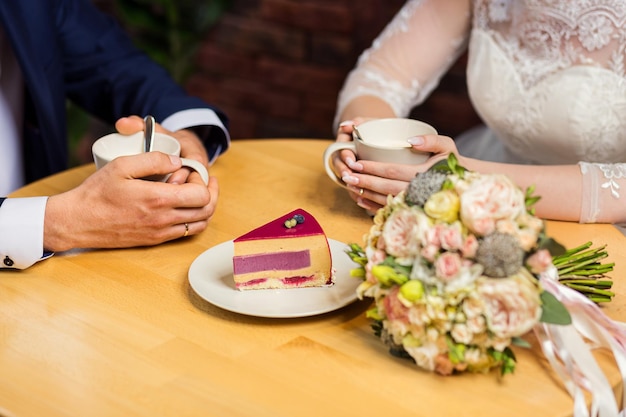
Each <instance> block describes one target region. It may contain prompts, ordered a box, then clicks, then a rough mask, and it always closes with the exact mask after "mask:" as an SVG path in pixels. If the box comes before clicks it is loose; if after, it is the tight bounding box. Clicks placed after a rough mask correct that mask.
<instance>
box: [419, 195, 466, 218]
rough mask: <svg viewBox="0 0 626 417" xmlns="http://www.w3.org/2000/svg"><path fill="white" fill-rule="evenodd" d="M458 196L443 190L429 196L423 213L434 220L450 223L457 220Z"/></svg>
mask: <svg viewBox="0 0 626 417" xmlns="http://www.w3.org/2000/svg"><path fill="white" fill-rule="evenodd" d="M460 204H461V203H460V201H459V196H458V195H457V193H456V192H454V191H452V190H443V191H439V192H436V193H435V194H433V195H431V196H430V198H429V199H428V200H427V201H426V204H424V212H426V214H428V215H429V216H430V217H432V218H433V219H435V220H440V221H442V222H446V223H452V222H453V221H455V220H456V219H458V218H459V206H460Z"/></svg>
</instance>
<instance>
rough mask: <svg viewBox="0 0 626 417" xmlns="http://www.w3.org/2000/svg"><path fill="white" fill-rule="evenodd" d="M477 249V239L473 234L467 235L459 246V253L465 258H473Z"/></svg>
mask: <svg viewBox="0 0 626 417" xmlns="http://www.w3.org/2000/svg"><path fill="white" fill-rule="evenodd" d="M477 250H478V239H476V236H474V235H468V236H467V237H466V238H465V242H463V246H462V247H461V254H462V255H463V256H464V257H465V258H473V257H475V256H476V251H477Z"/></svg>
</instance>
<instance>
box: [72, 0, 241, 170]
mask: <svg viewBox="0 0 626 417" xmlns="http://www.w3.org/2000/svg"><path fill="white" fill-rule="evenodd" d="M110 1H111V3H112V8H113V13H114V14H115V16H116V17H117V18H118V20H119V22H120V24H121V26H122V27H123V28H124V29H125V30H126V31H127V32H128V33H129V34H130V36H131V37H132V39H133V41H134V43H135V45H136V46H137V47H138V48H140V49H142V50H143V51H145V52H146V53H147V54H148V55H149V56H150V57H151V58H152V59H154V60H155V61H156V62H158V63H159V64H160V65H162V66H163V67H165V68H166V69H167V70H168V72H169V73H170V75H171V76H172V78H174V80H175V81H177V82H178V83H180V84H183V83H184V82H185V80H186V79H187V77H188V76H189V75H190V74H191V73H192V72H193V71H194V69H195V67H194V56H195V53H196V52H197V50H198V47H199V46H200V44H201V42H202V40H203V37H204V35H205V34H206V33H207V32H208V31H209V30H210V29H211V28H212V27H213V26H214V25H215V24H216V22H217V21H218V20H219V18H220V17H221V16H222V14H223V13H224V12H225V11H226V10H227V9H228V7H230V5H231V2H232V1H231V0H110ZM67 114H68V139H69V146H70V155H71V158H70V159H71V164H72V165H76V164H79V163H82V162H83V161H81V160H80V157H79V156H78V155H77V150H78V148H79V146H80V142H81V140H83V138H84V136H85V134H87V133H88V132H89V130H90V128H91V127H92V126H93V125H94V119H92V118H91V116H90V115H88V114H87V113H85V112H84V111H83V110H82V109H80V108H79V107H78V106H76V105H74V104H72V103H71V102H69V101H68V103H67ZM95 123H98V122H97V121H96V122H95ZM111 130H112V128H111Z"/></svg>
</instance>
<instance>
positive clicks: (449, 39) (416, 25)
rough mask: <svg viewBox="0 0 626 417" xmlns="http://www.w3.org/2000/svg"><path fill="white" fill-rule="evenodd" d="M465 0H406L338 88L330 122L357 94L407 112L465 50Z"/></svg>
mask: <svg viewBox="0 0 626 417" xmlns="http://www.w3.org/2000/svg"><path fill="white" fill-rule="evenodd" d="M470 12H471V8H470V1H469V0H409V1H407V2H406V4H405V5H404V6H403V7H402V9H401V10H400V11H399V12H398V14H397V15H396V16H395V17H394V19H393V20H392V21H391V22H390V23H389V24H388V25H387V27H386V28H385V29H384V30H383V32H382V33H381V34H380V35H379V36H378V37H377V38H376V40H375V41H374V42H373V44H372V46H371V47H370V48H369V49H367V50H365V51H364V52H363V53H362V54H361V56H360V57H359V60H358V62H357V66H356V67H355V68H354V69H353V70H352V71H351V72H350V74H349V75H348V77H347V79H346V81H345V83H344V86H343V88H342V90H341V92H340V93H339V98H338V103H337V112H336V114H335V120H334V125H335V127H336V126H337V125H338V123H339V120H338V119H339V117H341V114H342V112H343V110H344V109H345V107H346V105H347V104H348V103H349V102H350V101H352V100H353V99H354V98H356V97H359V96H366V95H367V96H375V97H379V98H380V99H382V100H383V101H385V102H387V103H388V104H389V105H390V106H391V107H392V109H393V110H394V112H395V113H396V115H397V116H403V117H404V116H406V115H408V114H409V112H410V110H411V109H412V108H413V107H414V106H416V105H417V104H419V103H421V102H422V101H423V100H424V99H425V97H426V96H428V94H430V92H431V91H432V90H433V89H434V88H435V87H436V86H437V84H438V83H439V79H440V78H441V76H442V75H443V74H444V73H445V72H446V71H447V70H448V68H449V67H450V66H451V65H452V64H453V63H454V61H455V60H456V59H457V58H458V56H459V55H460V54H461V53H462V52H463V51H464V50H465V47H466V45H467V39H468V35H469V28H470V20H471V19H470V16H471V13H470Z"/></svg>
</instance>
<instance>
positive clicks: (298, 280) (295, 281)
mask: <svg viewBox="0 0 626 417" xmlns="http://www.w3.org/2000/svg"><path fill="white" fill-rule="evenodd" d="M269 279H271V280H273V281H278V282H281V283H282V284H283V286H284V288H288V287H301V286H304V285H303V284H306V283H308V282H310V281H314V280H317V278H316V277H315V276H314V275H311V276H308V277H301V276H295V277H289V278H280V279H279V278H257V279H253V280H250V281H246V282H240V283H235V286H236V287H237V288H244V287H245V288H248V289H251V288H254V287H261V286H263V284H264V283H266V282H267V281H268V280H269ZM330 284H332V279H329V281H328V282H326V285H330ZM272 288H274V287H272Z"/></svg>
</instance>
